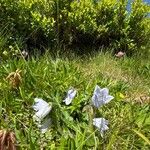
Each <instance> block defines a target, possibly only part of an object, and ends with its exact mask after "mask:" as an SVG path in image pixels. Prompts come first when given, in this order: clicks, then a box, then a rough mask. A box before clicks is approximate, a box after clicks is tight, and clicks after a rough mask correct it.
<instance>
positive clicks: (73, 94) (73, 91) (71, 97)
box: [63, 88, 77, 105]
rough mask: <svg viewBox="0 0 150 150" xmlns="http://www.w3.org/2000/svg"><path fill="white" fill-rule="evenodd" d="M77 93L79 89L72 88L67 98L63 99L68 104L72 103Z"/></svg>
mask: <svg viewBox="0 0 150 150" xmlns="http://www.w3.org/2000/svg"><path fill="white" fill-rule="evenodd" d="M76 94H77V91H76V90H75V89H73V88H72V89H70V90H69V91H68V92H67V96H66V98H65V100H63V102H65V104H66V105H69V104H71V102H72V100H73V99H74V97H75V96H76Z"/></svg>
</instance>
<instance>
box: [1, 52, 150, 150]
mask: <svg viewBox="0 0 150 150" xmlns="http://www.w3.org/2000/svg"><path fill="white" fill-rule="evenodd" d="M16 69H21V70H22V73H21V77H22V83H21V85H20V87H19V88H18V89H12V88H11V86H10V84H9V83H8V81H7V80H6V77H7V75H8V74H9V73H10V72H13V71H15V70H16ZM149 71H150V63H149V62H148V59H147V60H141V61H140V60H139V58H136V57H135V58H134V57H133V58H124V59H116V58H114V57H113V56H111V55H110V54H108V53H106V54H104V53H99V54H97V55H96V56H92V57H88V58H87V57H86V58H82V59H81V58H74V59H67V58H59V57H57V58H56V59H54V58H52V57H50V56H49V55H45V56H41V57H39V58H32V59H30V60H28V61H25V60H24V59H20V60H15V59H14V60H12V59H9V60H7V61H5V62H1V66H0V98H1V101H0V120H1V121H0V128H1V129H9V130H10V129H11V130H13V131H14V132H15V134H16V138H17V145H18V147H20V149H32V150H35V149H42V148H45V149H51V150H55V149H58V150H82V149H83V150H104V149H106V150H139V149H142V150H148V149H149V148H150V131H149V129H150V111H149V110H150V108H149V107H150V106H149V100H148V98H149V96H150V91H149V87H150V81H149V78H148V77H149V76H150V72H149ZM96 84H98V85H99V86H100V87H108V88H109V90H110V94H111V95H113V96H114V97H115V98H114V99H113V100H112V101H111V102H110V103H108V104H106V105H105V106H103V107H102V108H99V109H98V110H97V111H96V114H95V117H104V118H105V119H107V120H109V130H108V131H106V132H105V136H104V138H101V136H100V134H99V131H98V130H97V129H96V128H94V127H92V126H91V122H90V116H91V113H92V111H91V109H89V108H90V106H91V97H92V94H93V90H94V88H95V85H96ZM70 87H74V88H76V89H77V91H78V93H77V96H76V98H75V99H74V100H73V102H72V103H71V105H69V106H66V105H65V104H64V103H63V102H62V100H63V99H64V97H65V95H66V92H67V91H68V89H69V88H70ZM141 96H145V97H146V99H144V100H141ZM35 97H41V98H43V99H44V100H45V101H47V102H52V104H53V108H52V111H51V112H50V116H51V118H52V120H53V122H52V126H51V128H50V129H49V130H48V131H47V132H46V133H45V134H41V133H40V131H39V129H38V128H37V126H36V124H35V122H34V121H33V115H34V113H35V112H34V111H33V109H32V105H33V103H34V98H35ZM87 106H89V107H87ZM83 110H84V111H83Z"/></svg>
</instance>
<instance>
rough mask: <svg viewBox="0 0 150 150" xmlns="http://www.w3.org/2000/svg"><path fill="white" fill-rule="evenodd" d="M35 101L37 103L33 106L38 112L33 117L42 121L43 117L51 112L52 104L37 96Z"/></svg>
mask: <svg viewBox="0 0 150 150" xmlns="http://www.w3.org/2000/svg"><path fill="white" fill-rule="evenodd" d="M34 101H35V104H34V105H33V106H32V107H33V109H34V110H35V111H36V113H35V115H34V116H33V117H34V118H35V119H36V121H42V119H43V118H44V117H46V116H47V115H48V114H49V112H50V111H51V109H52V106H50V105H49V104H48V103H47V102H45V101H44V100H43V99H41V98H35V99H34Z"/></svg>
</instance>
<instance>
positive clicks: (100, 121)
mask: <svg viewBox="0 0 150 150" xmlns="http://www.w3.org/2000/svg"><path fill="white" fill-rule="evenodd" d="M93 125H94V126H95V127H97V128H98V130H99V131H100V134H101V136H102V137H103V136H104V131H105V130H108V129H109V128H108V126H107V125H108V121H107V120H106V119H104V118H94V119H93Z"/></svg>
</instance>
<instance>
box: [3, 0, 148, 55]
mask: <svg viewBox="0 0 150 150" xmlns="http://www.w3.org/2000/svg"><path fill="white" fill-rule="evenodd" d="M127 3H128V1H127V0H125V1H119V2H116V0H101V1H95V0H84V1H83V0H82V1H78V0H74V1H72V0H50V1H48V0H25V1H23V0H19V1H13V0H1V3H0V7H1V9H0V17H1V25H5V24H8V26H9V27H8V29H9V30H10V31H11V33H12V35H13V36H12V39H13V40H14V41H17V40H18V39H19V40H20V39H21V40H22V41H24V45H27V46H28V48H31V47H33V48H39V49H40V48H41V47H43V46H54V45H55V46H60V45H76V46H78V47H80V46H82V45H85V46H87V47H88V46H90V45H94V46H95V47H96V48H97V47H101V46H105V47H112V48H113V49H114V50H116V51H119V50H122V51H126V52H128V53H133V52H135V50H138V49H140V47H143V46H146V45H147V43H148V41H149V37H150V26H148V22H149V18H148V17H147V15H148V11H149V7H148V5H146V4H144V3H143V2H142V1H141V0H136V1H134V2H133V3H132V9H131V12H128V11H127Z"/></svg>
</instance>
